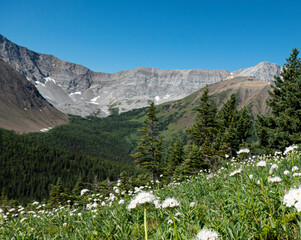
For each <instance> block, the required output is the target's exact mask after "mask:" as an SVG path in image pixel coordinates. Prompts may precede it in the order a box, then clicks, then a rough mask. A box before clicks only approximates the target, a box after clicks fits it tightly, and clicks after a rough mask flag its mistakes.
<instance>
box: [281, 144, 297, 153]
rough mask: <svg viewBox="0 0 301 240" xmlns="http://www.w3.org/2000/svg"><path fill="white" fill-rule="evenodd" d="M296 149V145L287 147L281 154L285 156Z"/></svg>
mask: <svg viewBox="0 0 301 240" xmlns="http://www.w3.org/2000/svg"><path fill="white" fill-rule="evenodd" d="M297 148H298V146H296V145H293V146H290V147H287V148H286V149H285V151H284V152H283V154H284V155H287V154H288V153H290V152H293V151H294V150H295V149H297Z"/></svg>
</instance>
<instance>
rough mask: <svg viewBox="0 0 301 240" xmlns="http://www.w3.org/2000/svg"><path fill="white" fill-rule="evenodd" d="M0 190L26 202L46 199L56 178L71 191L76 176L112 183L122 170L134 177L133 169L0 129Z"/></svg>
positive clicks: (9, 196)
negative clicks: (4, 190) (110, 181)
mask: <svg viewBox="0 0 301 240" xmlns="http://www.w3.org/2000/svg"><path fill="white" fill-rule="evenodd" d="M0 137H1V139H2V141H1V142H0V189H1V190H3V189H4V188H5V189H6V193H7V198H8V199H19V200H20V201H24V202H26V201H29V200H32V199H37V200H42V199H44V198H48V196H49V186H50V184H56V182H57V179H58V178H59V177H60V178H61V180H62V184H63V186H64V188H67V189H69V190H71V189H72V188H73V187H74V185H75V183H76V181H77V180H78V177H79V176H82V179H83V181H84V182H93V180H94V178H95V176H96V177H97V178H98V179H99V180H105V179H107V178H109V179H111V180H114V179H115V180H116V179H117V178H118V177H119V174H120V173H121V172H123V171H125V172H127V174H129V175H135V174H136V172H137V171H136V170H135V166H134V165H131V164H124V163H117V162H114V161H108V160H105V159H103V158H98V157H92V156H88V155H85V154H81V153H78V152H75V151H68V150H65V149H62V148H58V147H53V146H50V145H49V144H47V143H46V142H44V141H38V140H37V139H35V138H32V137H31V135H17V134H15V133H14V132H12V131H7V130H3V129H0Z"/></svg>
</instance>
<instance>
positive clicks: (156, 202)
mask: <svg viewBox="0 0 301 240" xmlns="http://www.w3.org/2000/svg"><path fill="white" fill-rule="evenodd" d="M154 204H155V208H160V207H162V205H161V203H160V201H159V200H158V199H156V200H155V201H154Z"/></svg>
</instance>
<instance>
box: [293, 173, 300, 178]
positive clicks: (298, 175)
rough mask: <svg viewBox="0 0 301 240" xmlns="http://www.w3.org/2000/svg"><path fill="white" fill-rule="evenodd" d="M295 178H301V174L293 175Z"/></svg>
mask: <svg viewBox="0 0 301 240" xmlns="http://www.w3.org/2000/svg"><path fill="white" fill-rule="evenodd" d="M293 177H301V173H293Z"/></svg>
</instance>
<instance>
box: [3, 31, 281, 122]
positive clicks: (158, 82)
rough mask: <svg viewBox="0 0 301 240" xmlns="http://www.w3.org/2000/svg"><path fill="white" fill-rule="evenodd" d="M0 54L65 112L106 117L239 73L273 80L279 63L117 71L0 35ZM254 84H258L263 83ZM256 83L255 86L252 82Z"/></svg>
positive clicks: (145, 68)
mask: <svg viewBox="0 0 301 240" xmlns="http://www.w3.org/2000/svg"><path fill="white" fill-rule="evenodd" d="M0 58H2V59H3V61H5V62H6V63H8V64H9V65H10V66H12V67H13V68H14V69H16V70H17V71H18V72H20V73H21V74H23V75H24V76H25V77H26V78H27V80H29V81H31V82H32V83H34V84H35V86H36V87H37V89H38V90H39V92H40V94H41V95H42V96H43V97H44V98H45V99H47V100H48V101H49V102H50V103H51V104H52V105H53V106H55V107H56V108H57V109H59V110H61V111H63V112H64V113H71V114H75V115H81V116H87V115H91V114H94V115H96V116H101V117H103V116H107V115H109V114H110V110H112V109H114V108H115V109H118V111H119V112H125V111H129V110H131V109H136V108H141V107H145V106H147V105H149V103H150V101H155V102H156V104H161V103H164V102H167V101H172V100H177V99H182V98H184V97H186V96H188V95H190V94H192V93H193V92H195V91H197V90H199V89H201V88H202V87H204V86H205V85H206V84H212V83H218V82H222V81H225V80H227V79H237V78H236V77H253V78H256V79H258V80H263V81H273V79H274V78H273V77H274V75H279V73H280V71H281V67H280V66H278V65H277V64H273V63H268V62H262V63H259V64H257V65H256V66H254V67H250V68H245V69H239V70H237V71H234V72H229V71H227V70H204V69H194V70H160V69H156V68H149V67H140V68H136V69H132V70H127V71H121V72H117V73H113V74H109V73H97V72H93V71H91V70H89V69H88V68H86V67H83V66H81V65H77V64H73V63H70V62H66V61H62V60H60V59H58V58H56V57H54V56H52V55H46V54H40V53H36V52H33V51H30V50H28V49H27V48H25V47H21V46H18V45H17V44H14V43H13V42H11V41H9V40H8V39H6V38H5V37H4V36H2V35H0ZM253 84H257V85H260V83H259V82H253ZM252 87H256V86H252Z"/></svg>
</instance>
